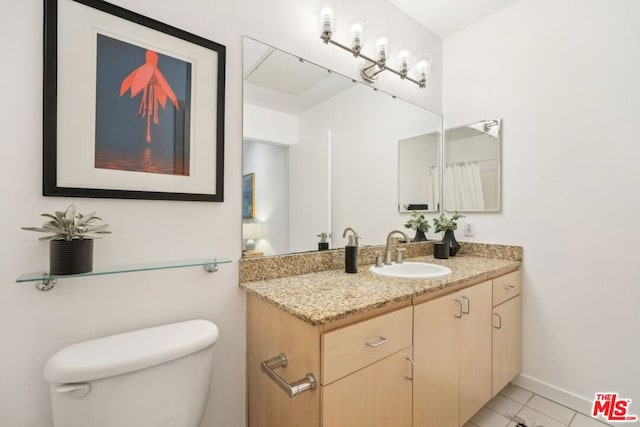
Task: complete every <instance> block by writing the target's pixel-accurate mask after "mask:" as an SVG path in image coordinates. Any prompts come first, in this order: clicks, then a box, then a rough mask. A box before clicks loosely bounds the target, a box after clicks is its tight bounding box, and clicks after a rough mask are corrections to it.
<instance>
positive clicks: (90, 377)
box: [44, 320, 219, 427]
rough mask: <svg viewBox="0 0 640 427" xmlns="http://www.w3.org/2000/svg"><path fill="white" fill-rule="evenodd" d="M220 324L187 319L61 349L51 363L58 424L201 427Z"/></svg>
mask: <svg viewBox="0 0 640 427" xmlns="http://www.w3.org/2000/svg"><path fill="white" fill-rule="evenodd" d="M218 334H219V331H218V327H217V326H216V325H215V324H214V323H212V322H209V321H207V320H189V321H185V322H179V323H172V324H169V325H164V326H157V327H153V328H148V329H141V330H137V331H132V332H127V333H123V334H118V335H112V336H108V337H104V338H98V339H94V340H91V341H86V342H81V343H78V344H74V345H71V346H69V347H66V348H63V349H62V350H60V351H58V352H57V353H56V354H54V355H53V356H52V357H51V358H50V359H49V360H48V362H47V364H46V366H45V369H44V377H45V379H46V380H47V381H49V382H50V383H51V386H50V391H51V402H52V407H53V421H54V426H55V427H197V426H198V425H199V423H200V421H201V419H202V415H203V414H204V409H205V405H206V401H207V395H208V392H209V382H210V378H211V368H212V361H213V358H212V356H213V344H214V343H215V342H216V340H217V339H218Z"/></svg>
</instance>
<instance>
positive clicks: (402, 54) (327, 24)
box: [320, 6, 433, 88]
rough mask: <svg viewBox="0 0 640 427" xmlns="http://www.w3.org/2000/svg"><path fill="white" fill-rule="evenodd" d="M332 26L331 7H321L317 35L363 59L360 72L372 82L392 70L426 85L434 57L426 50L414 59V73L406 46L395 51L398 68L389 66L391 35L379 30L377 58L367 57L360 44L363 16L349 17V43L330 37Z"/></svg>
mask: <svg viewBox="0 0 640 427" xmlns="http://www.w3.org/2000/svg"><path fill="white" fill-rule="evenodd" d="M334 30H335V20H334V16H333V9H332V8H331V7H329V6H325V7H323V8H322V9H321V10H320V38H321V39H322V41H323V42H324V43H325V44H329V43H331V44H332V45H334V46H337V47H339V48H341V49H343V50H346V51H347V52H351V54H352V55H353V57H354V58H362V59H364V60H365V62H364V63H363V64H362V66H361V67H360V76H361V77H362V78H363V79H364V80H365V81H367V82H369V83H373V82H375V81H376V80H377V79H378V75H379V74H381V73H382V72H383V71H391V72H392V73H393V74H396V75H397V76H399V77H400V78H401V79H402V80H408V81H410V82H412V83H415V84H417V85H418V86H419V87H420V88H424V87H426V85H427V78H428V77H429V75H430V74H431V61H432V60H433V58H432V57H431V56H430V55H427V54H421V55H419V56H417V57H416V60H415V73H413V77H411V76H409V74H410V68H411V65H410V61H411V52H410V49H409V48H408V47H407V46H404V45H403V46H401V47H400V51H399V52H398V64H399V66H400V69H399V70H396V69H394V68H391V67H390V66H389V65H388V60H389V48H390V45H391V38H390V37H389V35H388V34H384V33H380V34H378V35H377V37H376V49H375V55H376V58H375V59H373V58H370V57H368V56H366V55H365V54H363V53H362V46H363V44H364V37H365V20H364V18H362V17H360V16H355V17H354V18H352V19H351V22H350V25H349V35H350V37H351V43H350V45H351V47H349V46H347V45H344V44H342V43H340V42H337V41H335V40H333V38H332V37H333V33H334Z"/></svg>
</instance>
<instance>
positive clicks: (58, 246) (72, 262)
mask: <svg viewBox="0 0 640 427" xmlns="http://www.w3.org/2000/svg"><path fill="white" fill-rule="evenodd" d="M91 270H93V239H75V240H51V243H50V245H49V274H51V275H52V276H65V275H69V274H80V273H88V272H89V271H91Z"/></svg>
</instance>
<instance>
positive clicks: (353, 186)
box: [292, 85, 441, 247]
mask: <svg viewBox="0 0 640 427" xmlns="http://www.w3.org/2000/svg"><path fill="white" fill-rule="evenodd" d="M298 123H299V125H300V128H299V131H298V135H299V136H300V143H299V144H298V145H302V144H303V139H306V138H312V137H317V136H318V135H320V134H321V132H327V131H329V130H330V131H331V140H332V146H331V187H332V188H331V204H332V209H331V218H332V219H331V228H332V234H333V247H343V246H344V245H345V244H346V242H345V239H344V238H343V237H342V232H343V230H344V229H345V228H346V227H353V228H355V230H356V231H357V232H358V234H360V235H361V236H363V240H362V242H361V243H362V244H363V245H380V244H384V242H385V239H386V237H387V234H388V233H389V232H390V231H391V230H393V229H394V228H397V229H401V230H404V228H403V227H402V224H404V222H405V221H406V220H407V219H408V218H409V214H399V213H398V179H397V176H398V141H399V140H402V139H407V138H409V137H414V136H416V135H422V134H425V133H431V132H434V131H437V130H440V126H441V118H440V116H439V115H436V114H433V113H431V112H428V111H425V110H423V109H421V108H416V107H415V106H414V105H412V104H409V103H406V102H403V101H400V100H398V99H393V98H392V97H390V96H388V95H386V94H381V93H379V92H374V91H372V90H371V89H370V88H368V87H366V86H363V85H354V86H353V87H352V88H350V89H348V90H345V91H343V92H342V93H340V94H339V95H337V96H335V97H333V98H331V99H329V100H327V101H326V102H323V103H322V104H319V105H318V106H316V107H314V108H312V109H309V110H307V111H305V112H304V113H303V114H301V115H300V116H299V117H298ZM311 161H312V162H313V161H315V159H311ZM318 161H319V159H318ZM424 163H425V168H426V167H427V166H428V162H427V161H426V160H425V162H424ZM292 164H293V162H292ZM293 176H294V175H293V170H292V177H293ZM310 194H314V193H310ZM410 233H411V232H410ZM292 234H293V233H292Z"/></svg>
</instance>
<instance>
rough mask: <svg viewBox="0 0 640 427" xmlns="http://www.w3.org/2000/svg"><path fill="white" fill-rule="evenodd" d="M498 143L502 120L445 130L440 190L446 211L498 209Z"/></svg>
mask: <svg viewBox="0 0 640 427" xmlns="http://www.w3.org/2000/svg"><path fill="white" fill-rule="evenodd" d="M501 145H502V120H501V119H495V120H483V121H480V122H477V123H472V124H469V125H465V126H459V127H455V128H451V129H447V130H446V131H445V142H444V159H445V168H444V171H443V172H444V176H443V189H442V192H443V202H444V209H445V210H447V211H460V212H483V211H494V212H495V211H499V210H500V197H501V196H500V191H501V189H500V181H501V179H500V168H501Z"/></svg>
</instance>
